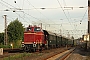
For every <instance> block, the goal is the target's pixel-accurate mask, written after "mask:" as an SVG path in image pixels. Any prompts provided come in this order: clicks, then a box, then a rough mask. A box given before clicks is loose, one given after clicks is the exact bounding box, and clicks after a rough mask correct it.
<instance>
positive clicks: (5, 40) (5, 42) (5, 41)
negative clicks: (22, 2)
mask: <svg viewBox="0 0 90 60" xmlns="http://www.w3.org/2000/svg"><path fill="white" fill-rule="evenodd" d="M6 16H7V15H4V17H5V33H4V35H5V36H4V38H5V39H4V45H7V19H6Z"/></svg>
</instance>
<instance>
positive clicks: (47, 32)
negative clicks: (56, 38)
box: [43, 30, 56, 35]
mask: <svg viewBox="0 0 90 60" xmlns="http://www.w3.org/2000/svg"><path fill="white" fill-rule="evenodd" d="M43 31H44V33H45V34H48V35H56V33H53V32H51V31H47V30H43Z"/></svg>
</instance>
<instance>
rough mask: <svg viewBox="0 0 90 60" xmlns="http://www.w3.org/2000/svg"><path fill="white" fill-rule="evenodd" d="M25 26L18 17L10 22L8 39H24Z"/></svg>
mask: <svg viewBox="0 0 90 60" xmlns="http://www.w3.org/2000/svg"><path fill="white" fill-rule="evenodd" d="M23 31H24V29H23V26H22V23H21V22H19V21H18V19H16V20H14V21H12V22H10V24H9V25H8V27H7V32H8V39H9V42H13V41H14V42H15V41H17V40H22V39H23Z"/></svg>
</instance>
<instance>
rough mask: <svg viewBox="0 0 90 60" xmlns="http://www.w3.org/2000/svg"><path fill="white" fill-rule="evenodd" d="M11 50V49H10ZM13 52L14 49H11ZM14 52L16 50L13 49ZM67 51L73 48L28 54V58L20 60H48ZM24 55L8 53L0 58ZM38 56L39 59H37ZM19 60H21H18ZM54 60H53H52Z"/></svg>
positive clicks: (21, 54)
mask: <svg viewBox="0 0 90 60" xmlns="http://www.w3.org/2000/svg"><path fill="white" fill-rule="evenodd" d="M9 50H10V49H9ZM11 50H12V49H11ZM13 50H14V49H13ZM15 50H18V49H15ZM67 50H71V48H67V49H66V48H58V49H50V50H43V51H42V52H33V53H26V54H29V55H30V56H29V55H28V58H27V57H23V58H20V59H27V60H28V59H31V58H32V60H39V59H41V60H48V59H49V58H51V57H54V56H55V55H58V54H60V53H63V52H65V51H67ZM23 54H24V53H20V52H13V51H12V53H7V52H6V54H4V55H3V56H0V58H2V59H3V58H4V57H9V56H13V55H20V56H23ZM36 56H37V58H36ZM59 58H60V56H59V57H58V58H57V60H58V59H59ZM64 58H66V57H63V59H64ZM18 60H19V59H18ZM51 60H52V59H51Z"/></svg>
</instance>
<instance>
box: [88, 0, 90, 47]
mask: <svg viewBox="0 0 90 60" xmlns="http://www.w3.org/2000/svg"><path fill="white" fill-rule="evenodd" d="M88 35H89V48H90V0H88Z"/></svg>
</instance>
